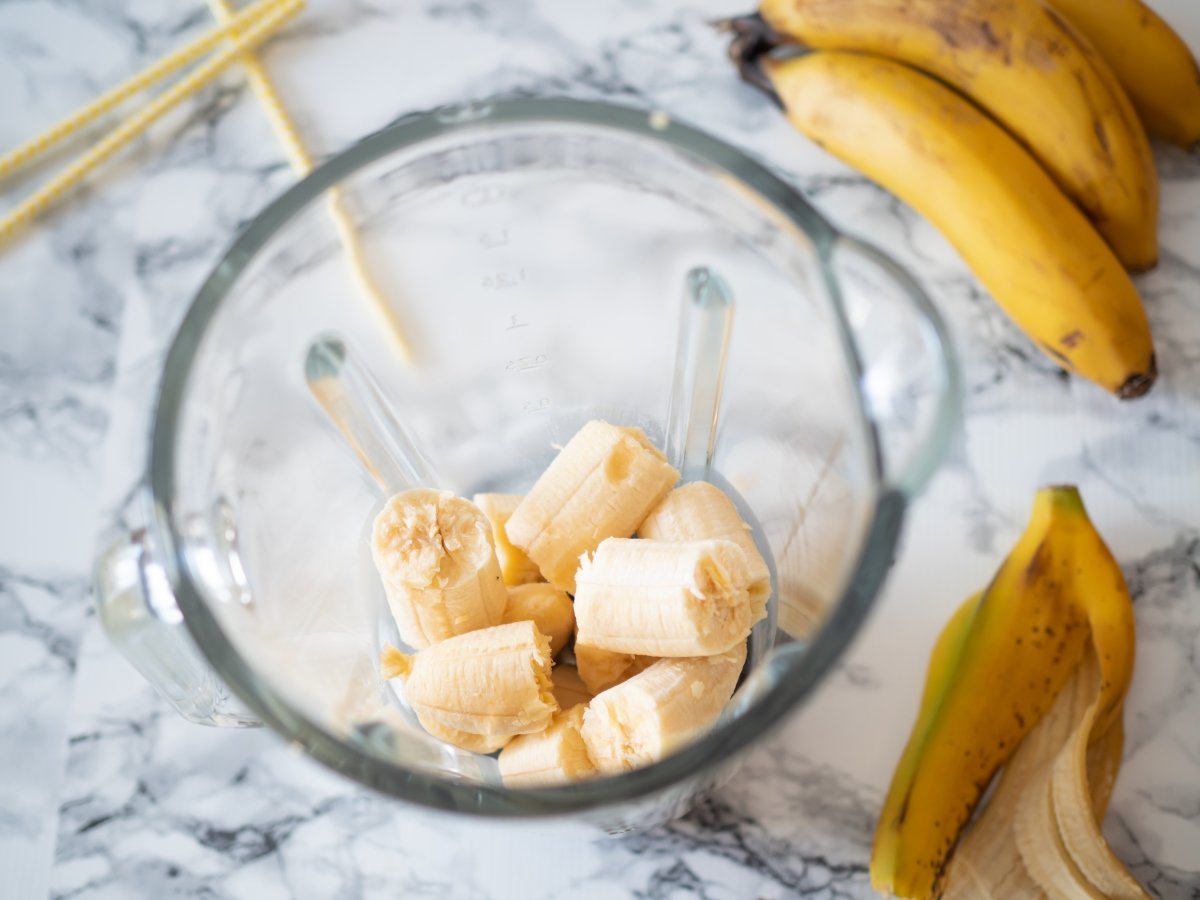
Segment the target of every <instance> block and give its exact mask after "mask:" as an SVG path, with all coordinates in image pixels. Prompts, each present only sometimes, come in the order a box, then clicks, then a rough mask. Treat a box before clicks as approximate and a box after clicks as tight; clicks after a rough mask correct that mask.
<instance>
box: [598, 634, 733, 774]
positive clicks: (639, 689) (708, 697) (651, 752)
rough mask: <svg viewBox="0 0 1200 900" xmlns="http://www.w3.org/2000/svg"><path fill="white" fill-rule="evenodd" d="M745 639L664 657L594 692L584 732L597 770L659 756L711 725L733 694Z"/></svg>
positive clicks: (612, 769) (637, 763)
mask: <svg viewBox="0 0 1200 900" xmlns="http://www.w3.org/2000/svg"><path fill="white" fill-rule="evenodd" d="M745 662H746V645H745V643H741V644H739V645H738V646H737V647H735V648H733V649H732V650H730V651H728V652H727V653H722V654H719V655H717V656H703V657H694V658H691V659H660V660H659V661H658V662H656V663H655V664H654V665H652V666H650V668H648V669H646V671H644V672H641V673H639V674H637V675H635V676H634V677H632V678H630V679H629V680H628V681H625V682H622V683H621V684H619V685H617V686H616V687H614V688H610V689H609V690H607V691H605V692H604V693H602V694H598V695H597V696H596V697H593V698H592V701H591V702H590V703H589V704H588V705H587V710H586V712H584V714H583V727H582V728H581V729H580V734H581V736H582V737H583V742H584V744H585V746H586V747H587V752H588V758H589V759H591V761H592V764H593V765H594V766H595V767H596V769H597V771H599V772H601V773H603V774H615V773H618V772H625V771H629V770H630V769H636V768H639V767H640V766H645V765H648V764H650V763H652V762H656V761H658V760H660V759H662V758H663V757H665V756H666V755H667V754H669V753H671V752H672V751H674V750H676V749H678V748H679V747H681V746H683V745H684V744H686V743H688V742H689V741H691V740H693V739H695V738H696V737H698V736H699V735H700V734H702V733H703V732H705V731H707V730H708V729H709V728H711V727H712V725H713V723H714V722H716V720H717V717H718V716H719V715H720V714H721V710H722V709H723V708H724V706H725V704H726V703H728V702H729V698H730V697H731V696H732V695H733V689H734V688H735V687H736V686H737V680H738V676H739V675H740V674H741V672H742V666H743V665H744V664H745Z"/></svg>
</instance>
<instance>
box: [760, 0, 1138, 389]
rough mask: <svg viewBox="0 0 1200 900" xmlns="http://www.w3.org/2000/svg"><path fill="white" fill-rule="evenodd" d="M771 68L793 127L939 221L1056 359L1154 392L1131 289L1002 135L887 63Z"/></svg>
mask: <svg viewBox="0 0 1200 900" xmlns="http://www.w3.org/2000/svg"><path fill="white" fill-rule="evenodd" d="M846 5H847V6H848V7H854V6H855V5H856V4H853V3H850V4H846ZM940 6H941V7H942V8H944V9H950V8H953V7H954V6H955V4H940ZM764 69H765V71H766V74H767V75H768V77H769V78H770V80H771V83H772V84H773V86H774V88H775V90H776V92H777V93H778V95H779V97H780V98H781V100H782V102H783V103H784V105H785V107H786V109H787V114H788V117H789V118H790V119H791V121H792V122H793V124H795V125H796V127H797V128H799V129H800V130H801V131H802V132H804V133H805V134H806V135H808V136H809V137H810V138H812V139H813V140H814V141H815V142H816V143H817V144H819V145H820V146H822V147H825V148H826V149H827V150H829V151H830V152H831V153H833V154H834V155H835V156H838V157H840V158H842V159H843V160H845V161H846V162H848V163H849V164H850V165H852V166H854V167H855V168H857V169H859V170H861V171H862V172H863V173H864V174H866V175H867V176H868V177H870V178H873V179H874V180H876V181H878V182H880V183H881V184H883V185H884V186H885V187H887V188H888V189H889V190H891V191H892V192H893V193H895V194H896V195H897V196H899V197H900V198H901V199H902V200H904V201H906V202H907V203H908V204H909V205H911V206H913V207H914V208H915V209H917V211H919V212H920V213H922V214H923V215H925V216H926V217H927V218H928V219H930V220H931V221H932V222H933V223H934V224H935V225H936V226H938V228H939V229H940V230H941V231H942V233H943V234H944V235H945V236H946V237H947V238H948V239H949V240H950V242H951V243H952V244H954V246H955V247H956V248H957V249H958V251H959V252H960V253H961V254H962V255H963V257H964V259H965V260H966V261H967V263H968V264H970V266H971V268H972V269H973V270H974V271H975V274H976V275H977V276H978V278H979V280H980V281H981V282H982V283H983V285H984V287H986V288H987V289H988V290H989V291H990V292H991V294H992V296H993V297H994V298H995V299H996V302H998V303H999V304H1000V305H1001V306H1002V307H1003V308H1004V310H1005V311H1006V312H1007V313H1008V314H1009V315H1010V316H1011V317H1012V318H1013V320H1014V321H1015V322H1016V323H1017V324H1018V325H1020V326H1021V328H1022V329H1024V330H1025V332H1026V333H1027V334H1028V335H1029V336H1030V337H1031V338H1032V339H1033V341H1034V342H1035V343H1036V344H1037V345H1038V346H1039V347H1040V348H1041V349H1042V350H1043V351H1045V352H1046V353H1047V354H1048V355H1049V356H1050V357H1051V358H1052V359H1054V360H1055V362H1057V363H1058V364H1059V365H1062V366H1063V367H1065V368H1067V369H1070V370H1072V371H1074V372H1076V373H1078V374H1079V375H1082V376H1083V377H1085V378H1089V379H1091V380H1092V381H1094V382H1096V383H1097V384H1099V385H1101V386H1103V387H1105V388H1107V389H1108V390H1110V391H1112V392H1113V393H1115V394H1116V395H1117V396H1118V397H1121V398H1130V397H1137V396H1140V395H1142V394H1144V393H1145V392H1146V391H1147V390H1149V388H1150V386H1151V385H1152V384H1153V382H1154V379H1155V376H1156V374H1157V373H1156V369H1155V363H1154V347H1153V343H1152V341H1151V337H1150V328H1149V325H1148V323H1147V321H1146V314H1145V311H1144V310H1143V309H1142V304H1141V301H1140V299H1139V297H1138V295H1137V291H1136V290H1135V289H1134V286H1133V283H1132V282H1131V281H1130V279H1129V276H1128V275H1127V274H1126V272H1125V271H1124V270H1123V269H1122V268H1121V265H1120V263H1119V262H1118V261H1117V259H1116V257H1114V256H1113V253H1112V251H1111V250H1110V249H1109V247H1108V246H1107V245H1105V243H1104V241H1103V240H1101V239H1100V237H1099V235H1097V234H1096V231H1095V230H1094V229H1093V228H1092V227H1091V225H1089V224H1088V222H1087V221H1086V220H1085V219H1084V218H1083V216H1082V215H1081V214H1080V212H1079V211H1078V210H1077V209H1076V208H1075V207H1074V206H1073V205H1072V204H1071V202H1070V201H1069V200H1067V198H1066V197H1065V196H1063V194H1062V192H1061V191H1060V190H1059V189H1058V188H1057V187H1056V186H1055V185H1054V183H1053V182H1052V181H1051V180H1050V178H1049V177H1048V176H1047V175H1046V174H1045V172H1043V171H1042V169H1041V167H1040V166H1039V165H1038V164H1037V162H1035V161H1034V159H1033V158H1032V157H1031V156H1030V155H1029V154H1028V153H1027V152H1026V151H1025V150H1024V149H1022V148H1021V146H1020V145H1018V144H1017V143H1016V141H1014V140H1013V139H1012V137H1010V136H1009V135H1008V134H1007V133H1005V131H1004V130H1003V129H1001V128H1000V127H999V126H998V125H996V124H995V123H994V122H992V121H991V120H990V119H988V117H987V116H985V115H984V114H982V113H981V112H979V111H978V110H977V109H976V108H975V107H973V106H972V105H971V104H970V103H968V102H967V101H966V100H964V99H963V98H962V97H960V96H959V95H958V94H956V93H954V92H953V91H951V90H950V89H949V88H947V87H945V86H943V85H941V84H938V83H937V82H935V81H934V80H933V79H931V78H929V77H927V76H925V75H922V74H921V73H919V72H916V71H914V70H913V69H910V68H908V67H906V66H903V65H901V64H899V63H895V62H892V61H890V60H885V59H879V58H876V57H870V56H864V55H859V54H853V53H834V52H829V53H813V54H810V55H808V56H804V57H801V58H799V59H791V60H786V61H782V62H781V61H773V60H769V59H768V60H765V61H764ZM1037 90H1038V88H1037V85H1036V84H1034V85H1031V86H1030V87H1029V89H1028V90H1027V91H1026V92H1025V93H1026V95H1032V94H1035V93H1036V92H1037Z"/></svg>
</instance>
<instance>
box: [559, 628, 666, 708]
mask: <svg viewBox="0 0 1200 900" xmlns="http://www.w3.org/2000/svg"><path fill="white" fill-rule="evenodd" d="M657 661H658V658H657V657H654V656H638V655H636V654H634V653H617V652H616V651H614V650H601V649H600V648H599V647H589V646H588V645H587V644H581V643H579V642H578V641H576V642H575V666H576V669H577V670H578V672H579V678H580V680H582V681H583V683H584V686H585V687H586V688H587V689H588V691H590V692H591V693H592V695H593V696H594V695H596V694H599V693H600V692H601V691H607V690H608V689H609V688H610V687H615V686H616V685H618V684H620V683H621V682H622V681H625V680H626V679H628V678H632V677H633V676H634V675H636V674H637V673H638V672H642V671H644V670H646V669H647V668H649V667H650V666H652V665H653V664H654V663H656V662H657Z"/></svg>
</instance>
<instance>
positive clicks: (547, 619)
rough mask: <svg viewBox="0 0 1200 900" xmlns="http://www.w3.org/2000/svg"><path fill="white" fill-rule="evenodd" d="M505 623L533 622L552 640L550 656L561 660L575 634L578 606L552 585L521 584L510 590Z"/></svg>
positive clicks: (543, 583)
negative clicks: (565, 648) (559, 657)
mask: <svg viewBox="0 0 1200 900" xmlns="http://www.w3.org/2000/svg"><path fill="white" fill-rule="evenodd" d="M504 621H505V622H506V623H507V622H533V624H534V625H536V626H537V630H538V631H540V632H541V633H542V634H544V635H546V637H548V638H550V655H551V656H558V654H559V653H561V652H562V649H563V647H565V646H567V641H569V640H570V639H571V635H572V634H573V633H574V632H575V605H574V604H573V603H571V598H570V597H568V596H567V594H566V593H565V592H564V591H560V590H559V589H558V588H556V587H555V586H554V585H552V584H546V583H545V582H540V583H538V584H519V585H516V586H515V587H510V588H509V589H508V605H507V606H506V607H505V608H504Z"/></svg>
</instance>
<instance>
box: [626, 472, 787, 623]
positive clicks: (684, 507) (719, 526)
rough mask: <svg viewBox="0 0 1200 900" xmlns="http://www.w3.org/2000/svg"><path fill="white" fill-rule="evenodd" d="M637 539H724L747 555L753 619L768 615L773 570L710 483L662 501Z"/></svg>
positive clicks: (679, 490) (682, 489) (733, 510)
mask: <svg viewBox="0 0 1200 900" xmlns="http://www.w3.org/2000/svg"><path fill="white" fill-rule="evenodd" d="M637 533H638V537H641V538H646V539H648V540H653V541H696V540H703V539H705V538H721V539H723V540H727V541H733V543H735V544H737V545H738V546H739V547H741V548H742V552H743V553H745V554H746V563H747V565H748V566H749V578H750V588H749V590H750V615H751V616H752V617H753V618H754V620H755V621H758V620H759V619H761V618H763V617H764V616H765V615H766V614H767V600H768V599H770V596H771V570H770V569H769V568H767V561H766V560H765V559H763V557H762V554H761V553H759V552H758V546H757V545H756V544H755V543H754V536H753V535H752V534H751V533H750V526H749V525H747V524H746V523H745V521H743V520H742V517H741V515H739V514H738V511H737V507H736V506H734V505H733V501H732V500H730V499H729V497H728V496H726V494H725V492H724V491H722V490H721V489H720V488H718V487H716V486H715V485H712V484H709V483H708V482H707V481H694V482H692V483H691V484H685V485H683V486H682V487H677V488H675V490H673V491H671V493H669V494H667V496H666V497H664V498H663V500H662V502H661V503H659V504H658V506H656V507H654V509H652V510H651V511H650V515H648V516H646V518H645V520H644V521H643V522H642V524H641V525H640V526H638V531H637Z"/></svg>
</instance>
